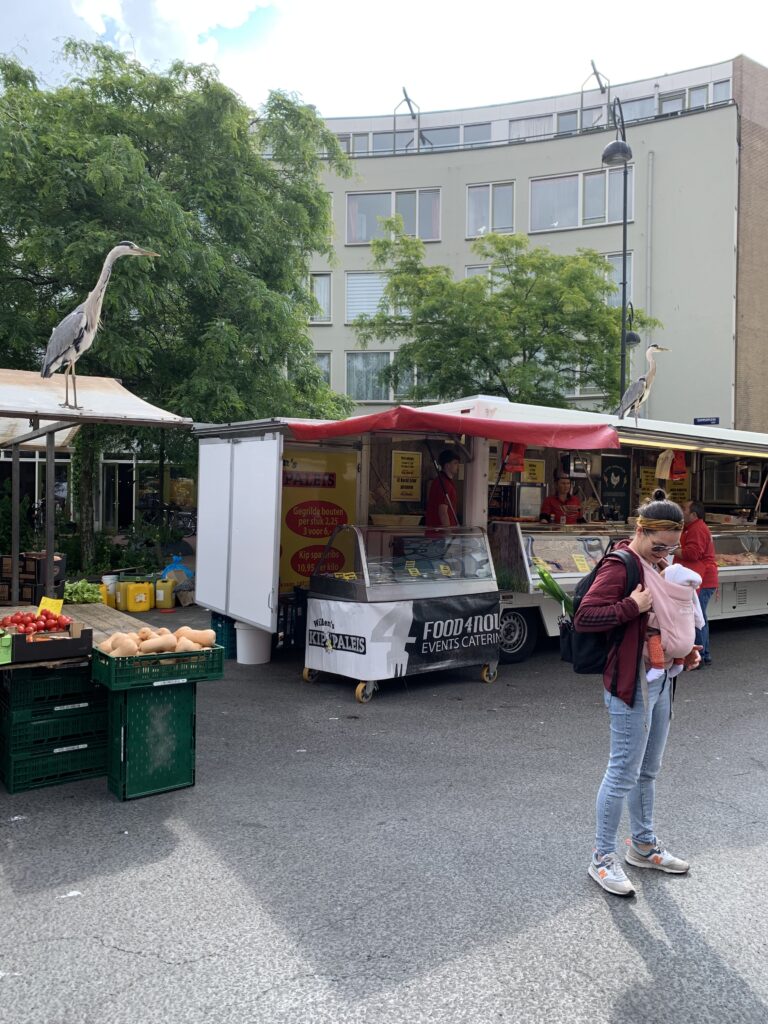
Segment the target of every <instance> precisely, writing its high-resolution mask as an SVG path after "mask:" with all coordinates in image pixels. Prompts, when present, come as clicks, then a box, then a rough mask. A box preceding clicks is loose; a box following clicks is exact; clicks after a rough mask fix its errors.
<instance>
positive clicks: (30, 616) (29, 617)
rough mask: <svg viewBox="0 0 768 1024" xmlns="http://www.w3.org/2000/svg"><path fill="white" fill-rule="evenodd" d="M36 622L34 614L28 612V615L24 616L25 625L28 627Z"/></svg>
mask: <svg viewBox="0 0 768 1024" xmlns="http://www.w3.org/2000/svg"><path fill="white" fill-rule="evenodd" d="M34 621H35V616H34V615H33V613H32V612H27V614H26V615H25V616H24V624H25V625H27V626H28V625H29V624H30V622H34Z"/></svg>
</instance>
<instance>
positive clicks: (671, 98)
mask: <svg viewBox="0 0 768 1024" xmlns="http://www.w3.org/2000/svg"><path fill="white" fill-rule="evenodd" d="M684 107H685V93H684V92H670V93H667V94H666V95H665V96H659V113H660V114H676V113H678V112H679V111H680V110H682V109H683V108H684Z"/></svg>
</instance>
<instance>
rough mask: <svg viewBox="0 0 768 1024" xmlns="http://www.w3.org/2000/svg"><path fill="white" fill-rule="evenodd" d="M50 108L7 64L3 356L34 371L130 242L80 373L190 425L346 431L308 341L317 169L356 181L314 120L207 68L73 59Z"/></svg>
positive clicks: (1, 165)
mask: <svg viewBox="0 0 768 1024" xmlns="http://www.w3.org/2000/svg"><path fill="white" fill-rule="evenodd" d="M64 54H65V59H66V60H67V61H68V62H69V64H70V66H71V68H72V70H73V76H72V77H71V79H70V80H69V82H68V83H67V84H66V85H64V86H61V87H60V88H57V89H55V90H44V89H41V88H39V87H38V84H37V82H36V80H35V77H34V75H33V74H32V73H31V72H30V71H28V70H27V69H26V68H24V67H22V66H21V65H19V64H18V63H17V62H15V61H13V60H11V59H7V58H4V59H1V60H0V87H1V88H2V92H1V94H0V351H2V353H3V357H2V361H3V364H4V365H6V366H9V367H12V368H16V369H37V368H38V367H39V365H40V361H41V357H42V354H43V352H44V350H45V346H46V344H47V340H48V337H49V335H50V332H51V330H52V328H53V327H54V326H55V325H56V324H57V323H58V322H59V321H60V320H61V319H62V317H63V316H64V315H65V314H66V313H68V312H69V311H70V310H71V309H72V308H74V306H75V305H77V303H79V302H81V301H82V300H83V299H84V298H85V296H86V294H87V293H88V292H89V291H90V290H91V289H92V288H93V286H94V284H95V282H96V278H97V276H98V273H99V270H100V267H101V263H102V261H103V259H104V257H105V255H106V253H107V252H108V250H109V249H110V248H111V247H112V246H113V245H114V244H115V243H116V242H118V241H120V240H121V239H123V238H130V239H133V240H134V241H136V242H138V243H139V244H142V245H145V246H147V247H150V248H153V249H155V250H156V251H158V252H160V253H161V254H162V259H159V260H154V261H149V260H141V259H136V260H130V259H126V260H122V261H121V262H120V263H118V264H117V265H116V267H115V269H114V271H113V274H112V278H111V281H110V284H109V288H108V289H107V293H106V297H105V302H104V308H103V326H102V327H101V329H100V332H99V335H98V337H97V339H96V343H95V344H94V346H93V348H92V349H91V350H90V351H89V352H88V353H87V354H85V355H84V356H83V357H82V359H81V360H80V361H79V362H78V365H77V371H78V373H82V374H96V375H101V376H116V377H119V378H120V379H121V380H122V382H123V384H124V385H125V386H126V387H127V388H129V389H130V390H131V391H134V392H135V393H136V394H138V395H140V396H141V397H143V398H146V399H147V400H149V401H151V402H153V403H154V404H157V405H160V406H161V407H163V408H166V409H169V410H171V411H173V412H175V413H178V414H180V415H184V416H189V417H192V418H193V419H196V420H207V421H211V422H226V421H228V420H231V419H244V418H255V417H264V416H271V415H287V414H290V415H297V416H322V417H337V416H340V415H344V414H346V413H347V412H348V410H349V409H350V403H349V401H348V400H347V399H346V398H345V397H343V396H338V395H335V394H334V393H332V392H331V391H330V389H329V388H328V387H327V386H326V385H325V383H324V381H323V379H322V376H321V374H320V372H319V371H318V370H317V367H316V366H315V360H314V355H313V352H312V347H311V344H310V342H309V340H308V326H307V324H308V317H309V314H310V311H311V309H312V299H311V296H310V294H309V290H308V285H307V282H308V270H309V260H310V257H311V256H312V254H313V253H329V251H330V238H331V209H330V200H329V197H328V195H327V193H326V190H325V188H324V187H323V186H322V184H321V181H320V169H321V160H320V157H319V153H321V152H323V153H325V154H327V159H328V162H329V165H330V167H331V168H332V169H333V170H334V171H335V172H336V173H338V174H346V173H348V166H349V165H348V162H347V160H346V158H345V156H344V155H343V154H342V152H341V150H340V148H339V146H338V142H337V140H336V138H335V136H334V135H333V134H332V133H331V132H329V131H328V130H327V129H326V127H325V125H324V124H323V122H322V121H321V120H320V118H318V117H317V115H316V113H315V111H314V110H313V108H311V107H309V106H307V105H304V104H302V103H300V102H298V101H297V100H296V99H295V98H293V97H291V96H288V95H286V94H284V93H273V94H272V95H271V96H270V98H269V99H268V101H267V103H266V104H265V106H264V108H263V109H262V110H261V111H260V112H259V113H258V116H257V115H256V114H254V113H253V112H252V111H251V110H249V109H248V108H247V107H246V106H245V105H244V104H243V103H242V102H241V101H240V99H239V98H238V97H237V96H236V95H235V93H233V92H232V91H231V90H229V89H228V88H226V87H225V86H224V85H223V84H222V83H221V82H220V81H219V80H218V77H217V73H216V70H215V69H214V68H212V67H208V66H205V65H198V66H190V65H185V64H182V63H178V62H177V63H174V64H173V65H172V66H171V67H170V68H169V69H168V70H167V71H166V72H164V73H161V72H159V71H156V70H148V69H146V68H144V67H143V66H142V65H140V64H139V63H138V62H136V61H134V60H131V59H130V58H129V57H127V56H126V55H124V54H122V53H119V52H116V51H115V50H113V49H111V48H110V47H108V46H104V45H101V44H93V45H92V44H88V43H82V42H74V41H70V42H69V43H67V44H66V46H65V48H64Z"/></svg>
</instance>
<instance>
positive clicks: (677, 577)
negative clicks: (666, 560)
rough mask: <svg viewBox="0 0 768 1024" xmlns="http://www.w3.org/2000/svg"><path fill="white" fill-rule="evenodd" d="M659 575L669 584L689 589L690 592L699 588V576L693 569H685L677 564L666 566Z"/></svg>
mask: <svg viewBox="0 0 768 1024" xmlns="http://www.w3.org/2000/svg"><path fill="white" fill-rule="evenodd" d="M661 575H662V576H663V577H664V579H667V580H669V582H670V583H679V584H681V585H682V586H688V587H690V588H691V590H698V589H699V587H700V586H701V576H699V574H698V573H697V572H694V571H693V569H686V567H685V566H684V565H680V564H679V563H676V564H675V565H668V566H667V567H666V569H662V570H661Z"/></svg>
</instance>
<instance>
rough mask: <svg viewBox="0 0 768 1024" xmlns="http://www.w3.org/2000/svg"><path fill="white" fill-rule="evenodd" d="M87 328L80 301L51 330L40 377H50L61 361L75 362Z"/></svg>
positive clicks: (82, 305) (86, 318) (86, 320)
mask: <svg viewBox="0 0 768 1024" xmlns="http://www.w3.org/2000/svg"><path fill="white" fill-rule="evenodd" d="M87 328H88V317H87V316H86V313H85V308H84V304H83V303H81V304H80V305H79V306H77V307H76V308H75V309H73V310H72V312H71V313H67V315H66V316H65V317H64V319H63V320H62V321H61V323H60V324H58V325H57V326H56V327H54V328H53V330H52V331H51V336H50V338H49V339H48V347H47V348H46V350H45V355H44V356H43V367H42V370H41V371H40V375H41V376H42V377H50V376H51V374H53V373H55V372H56V371H57V370H58V369H59V367H60V366H61V365H62V364H63V363H69V362H75V360H76V359H77V357H78V355H79V349H80V343H81V342H82V340H83V338H84V337H85V332H86V330H87Z"/></svg>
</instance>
